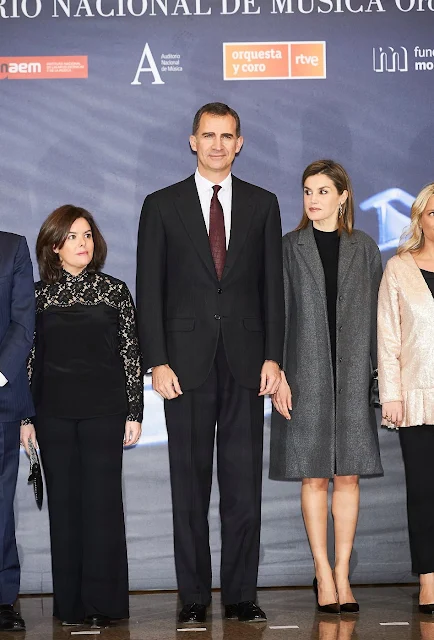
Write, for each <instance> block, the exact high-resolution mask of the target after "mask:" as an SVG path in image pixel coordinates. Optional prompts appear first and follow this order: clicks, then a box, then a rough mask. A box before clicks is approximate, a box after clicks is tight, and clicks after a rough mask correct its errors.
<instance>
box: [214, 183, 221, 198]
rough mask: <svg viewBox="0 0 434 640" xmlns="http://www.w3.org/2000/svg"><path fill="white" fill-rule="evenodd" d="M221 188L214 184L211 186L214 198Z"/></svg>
mask: <svg viewBox="0 0 434 640" xmlns="http://www.w3.org/2000/svg"><path fill="white" fill-rule="evenodd" d="M220 189H221V186H220V185H219V184H215V185H213V191H214V195H215V196H216V195H217V194H218V192H219V191H220Z"/></svg>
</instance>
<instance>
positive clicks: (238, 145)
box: [235, 136, 244, 153]
mask: <svg viewBox="0 0 434 640" xmlns="http://www.w3.org/2000/svg"><path fill="white" fill-rule="evenodd" d="M243 144H244V138H243V136H240V137H239V138H237V146H236V147H235V152H236V153H239V152H240V151H241V147H242V146H243Z"/></svg>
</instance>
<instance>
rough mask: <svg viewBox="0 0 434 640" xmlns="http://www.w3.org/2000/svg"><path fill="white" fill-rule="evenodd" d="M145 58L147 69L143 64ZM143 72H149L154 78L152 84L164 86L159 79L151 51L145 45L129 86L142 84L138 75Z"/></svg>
mask: <svg viewBox="0 0 434 640" xmlns="http://www.w3.org/2000/svg"><path fill="white" fill-rule="evenodd" d="M145 58H146V60H147V61H148V64H149V67H144V66H143V64H144V62H145ZM145 71H150V72H151V73H152V75H153V76H154V80H153V82H152V84H164V82H163V81H162V79H161V76H160V74H159V73H158V68H157V65H156V64H155V60H154V56H153V55H152V52H151V49H150V47H149V45H148V43H146V45H145V48H144V49H143V53H142V57H141V58H140V62H139V66H138V67H137V72H136V75H135V78H134V80H133V81H132V83H131V84H142V83H141V82H140V80H139V77H140V74H141V73H144V72H145Z"/></svg>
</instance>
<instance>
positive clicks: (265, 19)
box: [0, 0, 434, 592]
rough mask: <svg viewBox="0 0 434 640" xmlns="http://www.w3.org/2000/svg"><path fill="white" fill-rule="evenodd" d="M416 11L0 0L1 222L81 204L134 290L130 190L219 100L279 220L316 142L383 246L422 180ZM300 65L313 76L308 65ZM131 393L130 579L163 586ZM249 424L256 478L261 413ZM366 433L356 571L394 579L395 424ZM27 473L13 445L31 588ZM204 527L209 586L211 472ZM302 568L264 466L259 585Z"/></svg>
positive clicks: (160, 173) (368, 2)
mask: <svg viewBox="0 0 434 640" xmlns="http://www.w3.org/2000/svg"><path fill="white" fill-rule="evenodd" d="M433 9H434V6H433V3H432V1H431V0H396V1H392V0H383V2H380V1H379V0H377V1H374V0H345V1H344V0H297V1H296V0H292V2H291V0H288V1H286V0H215V1H214V0H202V1H200V0H194V1H193V0H148V1H146V0H102V1H101V0H99V1H98V0H22V1H21V0H20V1H19V2H17V1H14V0H3V2H2V3H0V80H1V82H0V101H1V102H0V104H1V111H0V215H1V228H2V229H4V230H7V231H15V232H17V233H21V234H24V235H25V236H26V237H27V239H28V242H29V245H30V247H31V248H32V249H33V247H34V244H35V240H36V236H37V233H38V230H39V227H40V225H41V223H42V221H43V220H44V218H45V217H46V216H47V215H48V213H50V212H51V211H52V210H53V209H54V208H56V207H57V206H59V205H60V204H64V203H67V202H70V203H73V204H77V205H79V206H83V207H85V208H87V209H89V210H90V211H92V212H93V213H94V214H95V216H96V218H97V220H98V222H99V224H100V226H101V229H102V231H103V233H104V235H105V237H106V239H107V242H108V246H109V255H108V260H107V265H106V269H105V270H106V271H107V272H108V273H111V274H113V275H114V276H116V277H118V278H121V279H123V280H125V281H126V282H127V283H128V285H129V286H130V288H131V290H132V291H134V279H135V247H136V233H137V224H138V218H139V214H140V208H141V204H142V202H143V199H144V197H145V196H146V194H147V193H149V192H151V191H155V190H156V189H159V188H161V187H163V186H166V185H168V184H170V183H173V182H176V181H178V180H180V179H182V178H184V177H186V176H187V175H189V174H190V173H192V172H193V170H194V168H195V157H194V156H193V154H191V152H190V150H189V146H188V136H189V134H190V129H191V122H192V118H193V115H194V113H195V111H196V110H197V108H198V107H200V106H201V105H202V104H203V103H205V102H209V101H213V100H219V101H223V102H227V103H229V104H230V105H231V106H232V107H234V108H235V109H236V110H237V111H238V112H239V114H240V116H241V122H242V131H243V135H244V138H245V144H244V147H243V149H242V152H241V154H240V156H239V158H237V160H236V162H235V166H234V173H235V174H236V175H238V176H239V177H240V178H243V179H246V180H248V181H249V182H253V183H256V184H259V185H261V186H263V187H265V188H267V189H270V190H271V191H274V192H275V193H276V194H277V196H278V198H279V202H280V205H281V210H282V221H283V227H284V231H285V232H286V231H288V230H290V229H292V228H293V227H294V226H295V225H296V223H297V221H298V219H299V217H300V214H301V202H302V194H301V185H300V176H301V173H302V171H303V169H304V167H305V166H306V165H307V164H308V163H309V162H311V161H313V160H315V159H318V158H320V157H331V158H334V159H336V160H337V161H339V162H341V163H342V164H343V165H344V166H345V167H346V168H347V170H348V172H349V173H350V175H351V177H352V180H353V184H354V189H355V194H356V201H357V211H356V226H357V227H359V228H362V229H363V230H365V231H367V232H368V233H370V234H371V235H372V236H373V237H374V238H375V239H376V240H377V242H378V243H379V244H380V248H381V249H382V252H383V256H384V258H385V259H386V258H387V257H388V256H390V255H392V254H393V253H394V251H395V248H396V244H397V239H398V237H399V235H400V233H401V231H402V228H403V227H404V226H405V224H406V222H407V220H408V214H409V207H410V205H411V202H412V198H413V197H414V195H415V194H416V193H417V192H418V191H419V189H420V188H421V187H422V185H424V184H425V183H427V182H429V181H432V180H433V179H434V176H433V166H432V154H431V147H432V140H433V139H434V125H433V119H432V102H433V97H434V91H433V79H434V70H433V69H434V64H433V62H434V50H433V49H432V48H430V47H432V46H434V45H433V41H432V28H431V24H432V19H433ZM103 13H104V14H106V15H105V16H103V15H101V14H103ZM223 43H229V44H228V45H227V48H226V51H227V56H226V63H227V65H229V66H228V68H227V69H226V72H227V71H228V70H229V74H231V73H232V75H233V74H234V73H235V71H234V67H233V66H231V65H233V64H241V65H243V69H242V71H240V73H242V74H244V76H243V79H239V77H234V78H233V79H230V80H224V68H223V61H224V60H223ZM230 43H238V44H237V45H236V46H235V47H231V46H230ZM254 43H262V44H260V45H255V44H254ZM297 43H301V44H297ZM312 43H320V44H319V45H316V44H312ZM234 51H235V55H234ZM258 51H262V52H263V53H262V54H258V53H257V52H258ZM271 51H274V52H275V53H274V54H272V53H271ZM276 51H280V55H281V57H280V58H279V57H277V58H276ZM254 52H256V53H254ZM267 52H268V53H267ZM273 55H274V58H273ZM261 56H262V57H261ZM267 56H268V57H267ZM251 65H253V66H251ZM255 65H259V66H255ZM263 67H264V68H263ZM319 68H321V69H322V73H321V74H319V75H323V76H325V77H323V78H320V79H313V77H314V76H315V75H318V74H317V70H318V69H319ZM264 69H265V70H264ZM255 74H256V75H255ZM226 76H227V73H226ZM276 76H278V77H280V78H282V79H275V78H276ZM267 78H269V79H267ZM35 277H36V278H37V273H36V269H35ZM145 398H146V407H145V418H144V424H143V437H142V440H141V445H140V446H138V447H136V448H135V449H134V450H132V451H127V452H125V456H124V463H125V480H124V485H125V486H124V488H125V506H126V516H127V534H128V543H129V559H130V575H131V588H132V589H149V588H172V587H175V574H174V564H173V552H172V538H171V535H172V532H171V504H170V491H169V472H168V460H167V450H166V442H165V441H166V436H165V429H164V420H163V413H162V403H161V402H160V399H159V398H158V397H157V396H156V395H155V394H153V392H152V391H151V390H150V389H149V387H147V388H146V393H145ZM266 413H267V416H268V413H269V406H268V407H267V410H266ZM265 439H266V443H265V451H266V455H265V461H264V475H265V478H266V476H267V474H268V417H267V418H266V430H265ZM380 442H381V450H382V459H383V464H384V468H385V477H384V478H380V479H378V478H377V479H366V480H363V482H362V507H361V517H360V524H359V528H358V534H357V539H356V544H355V552H354V556H353V570H354V575H353V580H354V581H356V582H363V581H366V582H377V581H401V580H402V581H408V580H409V579H410V578H411V576H410V562H409V551H408V540H407V534H406V515H405V486H404V478H403V468H402V461H401V455H400V451H399V445H398V438H397V435H396V434H395V433H390V432H384V431H381V433H380ZM27 471H28V461H27V459H26V458H25V457H24V456H22V460H21V468H20V478H19V486H18V491H17V500H16V511H17V528H18V541H19V545H20V557H21V561H22V567H23V576H22V590H23V591H24V592H39V591H49V590H50V589H51V575H50V558H49V538H48V519H47V512H46V506H45V507H44V510H43V511H42V513H39V512H38V511H37V509H36V507H35V505H34V502H33V499H32V496H31V489H30V487H28V486H27V483H26V474H27ZM210 527H211V532H212V534H211V535H212V547H213V560H214V565H215V569H216V571H215V574H216V581H215V584H216V585H217V584H218V582H217V580H218V571H217V568H218V565H219V558H218V551H219V522H218V495H217V489H216V487H215V488H214V490H213V499H212V508H211V513H210ZM311 575H312V567H311V558H310V554H309V549H308V546H307V543H306V540H305V534H304V529H303V524H302V520H301V513H300V507H299V484H298V483H275V482H271V481H269V480H267V479H265V480H264V508H263V535H262V547H261V566H260V584H261V585H285V584H307V583H308V582H309V581H310V580H311Z"/></svg>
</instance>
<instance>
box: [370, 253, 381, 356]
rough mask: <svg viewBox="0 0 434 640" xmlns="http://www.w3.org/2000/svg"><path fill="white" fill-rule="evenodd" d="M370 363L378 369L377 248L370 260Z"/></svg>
mask: <svg viewBox="0 0 434 640" xmlns="http://www.w3.org/2000/svg"><path fill="white" fill-rule="evenodd" d="M371 274H372V276H371V278H372V280H371V363H372V368H373V369H378V350H377V344H378V339H377V309H378V289H379V287H380V282H381V277H382V275H383V266H382V264H381V253H380V250H379V249H378V247H376V248H375V253H374V257H373V258H372V260H371Z"/></svg>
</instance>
